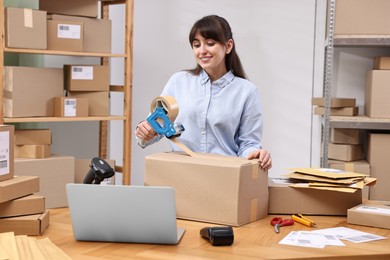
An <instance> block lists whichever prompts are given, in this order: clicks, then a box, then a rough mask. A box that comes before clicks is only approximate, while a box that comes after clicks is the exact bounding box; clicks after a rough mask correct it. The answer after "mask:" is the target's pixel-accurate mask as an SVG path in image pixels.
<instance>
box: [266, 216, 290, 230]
mask: <svg viewBox="0 0 390 260" xmlns="http://www.w3.org/2000/svg"><path fill="white" fill-rule="evenodd" d="M271 225H272V226H274V229H275V232H276V233H279V230H280V227H283V226H291V225H294V220H292V219H282V218H280V217H275V218H273V219H271Z"/></svg>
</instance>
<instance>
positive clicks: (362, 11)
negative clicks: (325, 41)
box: [334, 0, 390, 35]
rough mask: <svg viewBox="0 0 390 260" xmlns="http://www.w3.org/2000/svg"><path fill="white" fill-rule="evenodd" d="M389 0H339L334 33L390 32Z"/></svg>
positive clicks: (365, 33) (374, 33) (379, 33)
mask: <svg viewBox="0 0 390 260" xmlns="http://www.w3.org/2000/svg"><path fill="white" fill-rule="evenodd" d="M389 17H390V2H389V1H388V0H337V1H336V16H335V21H336V22H335V26H334V34H336V35H337V34H347V35H348V34H350V35H359V34H360V35H367V34H368V35H369V34H371V35H381V34H390V20H389Z"/></svg>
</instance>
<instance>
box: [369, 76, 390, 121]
mask: <svg viewBox="0 0 390 260" xmlns="http://www.w3.org/2000/svg"><path fill="white" fill-rule="evenodd" d="M389 81H390V70H370V71H368V72H367V76H366V92H365V111H366V115H367V116H368V117H372V118H390V102H389V100H390V87H389Z"/></svg>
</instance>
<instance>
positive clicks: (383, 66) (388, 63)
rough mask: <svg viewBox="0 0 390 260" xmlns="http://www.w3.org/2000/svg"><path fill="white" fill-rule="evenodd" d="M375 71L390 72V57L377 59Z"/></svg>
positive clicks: (375, 60)
mask: <svg viewBox="0 0 390 260" xmlns="http://www.w3.org/2000/svg"><path fill="white" fill-rule="evenodd" d="M374 70H390V57H383V56H381V57H375V59H374Z"/></svg>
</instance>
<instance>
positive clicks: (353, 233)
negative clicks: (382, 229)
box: [313, 227, 387, 243]
mask: <svg viewBox="0 0 390 260" xmlns="http://www.w3.org/2000/svg"><path fill="white" fill-rule="evenodd" d="M313 232H316V233H321V234H330V235H334V236H336V237H337V238H339V239H343V240H347V241H349V242H352V243H363V242H370V241H375V240H381V239H387V237H382V236H378V235H375V234H370V233H367V232H363V231H359V230H354V229H351V228H346V227H336V228H327V229H320V230H316V231H313Z"/></svg>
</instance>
